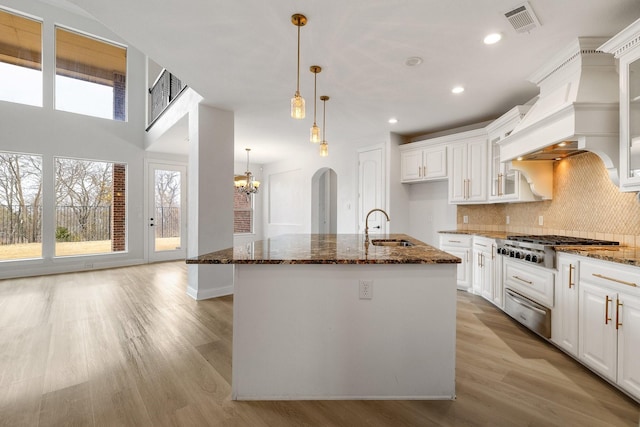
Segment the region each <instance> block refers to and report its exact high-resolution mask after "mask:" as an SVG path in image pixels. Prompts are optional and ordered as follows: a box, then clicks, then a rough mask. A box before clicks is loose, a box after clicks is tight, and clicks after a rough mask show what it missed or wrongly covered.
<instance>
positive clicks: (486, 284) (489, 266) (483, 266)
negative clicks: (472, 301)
mask: <svg viewBox="0 0 640 427" xmlns="http://www.w3.org/2000/svg"><path fill="white" fill-rule="evenodd" d="M495 260H496V242H495V240H493V239H488V238H486V237H478V236H475V237H474V238H473V262H472V263H473V267H472V269H473V280H472V283H473V285H472V291H473V293H475V294H479V295H482V296H483V297H484V298H485V299H487V300H489V301H491V302H494V299H495V297H494V288H495V286H494V280H495V277H496V274H495V266H496V263H495Z"/></svg>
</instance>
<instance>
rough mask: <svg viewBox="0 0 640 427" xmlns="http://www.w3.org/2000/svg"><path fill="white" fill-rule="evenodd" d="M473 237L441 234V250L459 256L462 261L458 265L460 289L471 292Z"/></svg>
mask: <svg viewBox="0 0 640 427" xmlns="http://www.w3.org/2000/svg"><path fill="white" fill-rule="evenodd" d="M472 240H473V237H472V236H470V235H467V234H440V249H441V250H443V251H445V252H448V253H450V254H451V255H453V256H457V257H458V258H460V259H461V260H462V262H461V263H460V264H458V271H457V284H458V289H462V290H465V291H466V290H469V288H470V287H471V278H472V271H471V255H472V254H471V242H472Z"/></svg>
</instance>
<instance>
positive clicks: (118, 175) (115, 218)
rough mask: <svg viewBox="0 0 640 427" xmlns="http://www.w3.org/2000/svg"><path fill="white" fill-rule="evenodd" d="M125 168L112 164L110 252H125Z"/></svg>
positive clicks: (121, 165)
mask: <svg viewBox="0 0 640 427" xmlns="http://www.w3.org/2000/svg"><path fill="white" fill-rule="evenodd" d="M126 185H127V167H126V165H123V164H117V163H114V164H113V202H112V203H111V250H112V251H113V252H121V251H125V250H127V234H126V233H127V230H126V226H127V222H126V220H127V211H126V208H127V207H126Z"/></svg>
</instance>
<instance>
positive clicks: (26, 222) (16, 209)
mask: <svg viewBox="0 0 640 427" xmlns="http://www.w3.org/2000/svg"><path fill="white" fill-rule="evenodd" d="M41 202H42V158H41V157H40V156H34V155H29V154H15V153H2V152H0V260H10V259H24V258H40V257H41V256H42V211H41Z"/></svg>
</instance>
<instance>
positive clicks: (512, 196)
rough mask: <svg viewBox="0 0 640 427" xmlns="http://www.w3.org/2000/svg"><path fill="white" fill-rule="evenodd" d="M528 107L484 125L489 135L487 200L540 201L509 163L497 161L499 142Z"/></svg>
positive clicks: (514, 125)
mask: <svg viewBox="0 0 640 427" xmlns="http://www.w3.org/2000/svg"><path fill="white" fill-rule="evenodd" d="M529 108H530V106H528V105H518V106H516V107H514V108H512V109H511V110H509V111H507V112H506V113H505V114H503V115H502V116H500V117H499V118H498V119H496V120H495V121H493V122H491V123H490V124H489V125H487V133H488V136H489V172H488V179H489V181H488V193H489V201H491V202H494V203H501V202H531V201H535V200H540V198H536V196H534V194H533V193H532V192H531V186H530V185H529V183H528V182H527V180H526V179H525V178H524V177H523V176H522V175H521V174H520V172H519V171H517V170H515V169H512V168H511V162H501V161H500V143H501V141H502V140H503V139H504V138H506V137H507V136H509V135H510V134H511V131H513V129H514V128H515V127H516V125H517V124H518V123H519V122H520V120H522V118H523V117H524V115H525V114H526V112H527V111H528V110H529Z"/></svg>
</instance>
